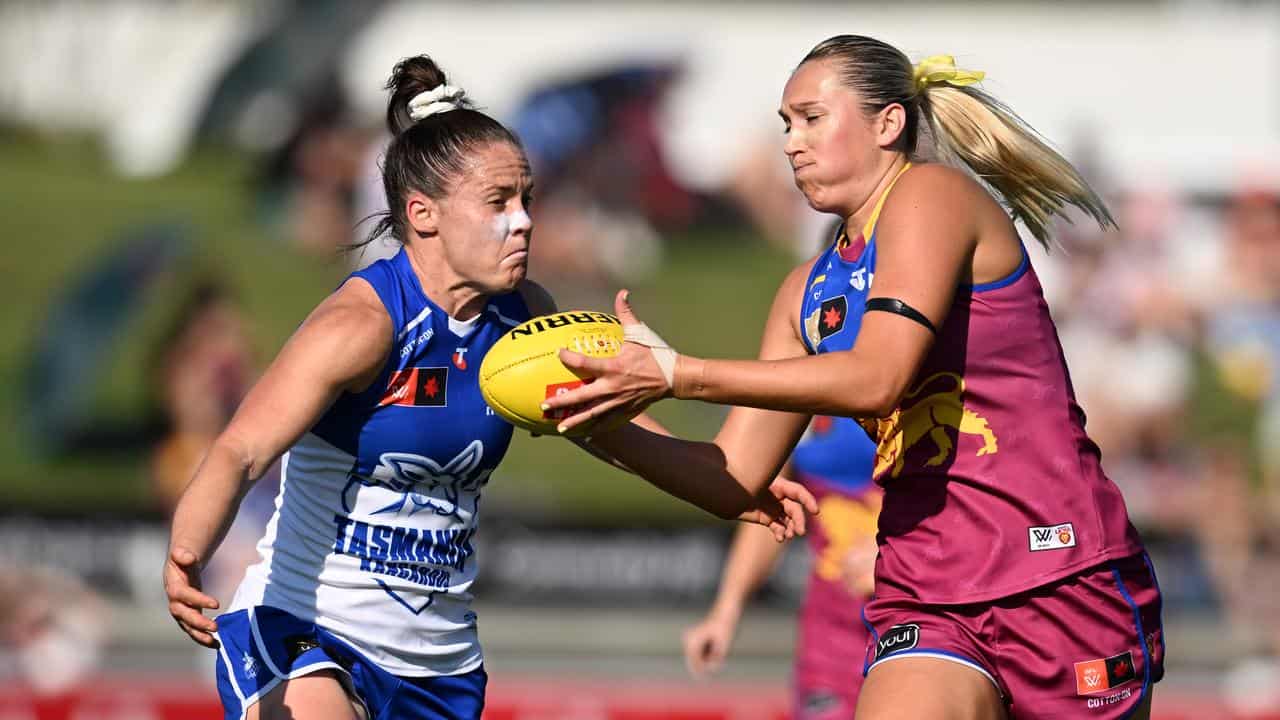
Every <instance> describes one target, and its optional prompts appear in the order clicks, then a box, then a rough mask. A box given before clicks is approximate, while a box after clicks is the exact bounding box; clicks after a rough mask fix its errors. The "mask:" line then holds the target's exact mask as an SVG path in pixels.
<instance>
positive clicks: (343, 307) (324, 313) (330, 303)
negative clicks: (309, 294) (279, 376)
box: [299, 276, 394, 354]
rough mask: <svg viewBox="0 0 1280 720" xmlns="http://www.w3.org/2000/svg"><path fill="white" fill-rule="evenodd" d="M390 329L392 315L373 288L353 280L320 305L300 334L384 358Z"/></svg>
mask: <svg viewBox="0 0 1280 720" xmlns="http://www.w3.org/2000/svg"><path fill="white" fill-rule="evenodd" d="M391 325H392V320H391V314H390V313H389V312H388V311H387V308H386V307H385V306H384V305H383V304H382V299H381V298H380V297H379V296H378V293H377V291H376V290H374V289H373V285H371V284H370V283H369V281H367V280H365V279H364V278H362V277H359V276H353V277H350V278H348V279H347V281H346V282H344V283H343V284H342V286H341V287H339V288H338V289H337V290H336V291H334V292H333V294H331V295H329V296H328V297H326V298H325V299H324V300H323V301H321V303H320V304H319V305H317V306H316V309H315V310H313V311H311V315H309V316H308V317H307V319H306V320H305V321H304V322H303V324H302V327H301V328H299V330H300V331H304V330H305V331H307V333H308V334H311V335H315V334H318V333H323V334H325V335H332V336H333V337H336V338H341V339H342V342H343V344H344V345H346V346H347V347H349V348H351V349H353V350H357V351H368V352H375V353H377V352H381V353H383V354H385V351H386V348H387V347H388V346H389V345H390V343H391V336H392V332H393V330H394V329H393V328H392V327H391Z"/></svg>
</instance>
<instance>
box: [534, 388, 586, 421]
mask: <svg viewBox="0 0 1280 720" xmlns="http://www.w3.org/2000/svg"><path fill="white" fill-rule="evenodd" d="M585 384H586V383H584V382H583V381H581V380H574V381H572V382H566V383H555V384H554V385H548V386H547V395H546V396H547V397H548V398H553V397H555V396H556V395H563V394H565V393H567V392H569V391H570V390H573V389H574V388H580V387H582V386H583V385H585ZM574 412H575V408H573V407H565V408H558V409H555V410H544V411H543V412H542V419H543V420H563V419H565V418H567V417H569V416H570V415H572V414H574Z"/></svg>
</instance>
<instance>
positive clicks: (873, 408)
mask: <svg viewBox="0 0 1280 720" xmlns="http://www.w3.org/2000/svg"><path fill="white" fill-rule="evenodd" d="M904 392H905V390H904V389H903V388H899V387H897V386H896V385H890V384H889V383H883V384H881V385H880V387H879V388H878V389H877V390H876V391H874V392H872V393H871V394H870V396H869V397H868V398H867V400H868V402H867V408H866V411H865V413H863V415H864V416H870V417H875V418H882V417H888V416H889V415H892V414H893V411H894V410H897V409H898V404H899V403H901V402H902V395H903V393H904Z"/></svg>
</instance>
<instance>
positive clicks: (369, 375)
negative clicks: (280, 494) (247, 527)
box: [164, 279, 391, 647]
mask: <svg viewBox="0 0 1280 720" xmlns="http://www.w3.org/2000/svg"><path fill="white" fill-rule="evenodd" d="M390 348H391V318H390V317H389V316H388V314H387V312H386V310H385V309H383V307H382V305H381V303H380V301H379V300H378V298H377V295H376V293H375V292H374V290H373V288H372V287H371V286H370V285H369V284H368V283H367V282H365V281H363V280H358V279H357V280H351V281H348V282H347V283H346V284H345V285H344V286H343V287H342V288H340V289H339V290H338V291H337V292H335V293H334V294H333V295H331V296H330V297H328V298H326V299H325V301H324V302H322V303H320V305H319V306H318V307H317V308H316V309H315V310H314V311H313V312H312V313H311V315H310V316H309V317H308V318H307V319H306V321H304V322H303V323H302V325H301V326H300V327H299V328H298V330H297V331H296V332H295V333H294V334H293V337H291V338H290V339H289V341H288V342H287V343H286V344H285V346H284V348H283V349H281V351H280V354H279V355H278V356H276V359H275V360H274V361H273V362H272V363H271V366H270V367H268V368H267V371H266V372H265V373H264V374H263V376H262V378H261V379H260V380H259V381H258V382H257V383H256V384H255V385H254V387H253V389H252V390H250V391H249V394H248V395H247V396H246V397H245V399H244V401H243V402H242V403H241V404H240V407H239V409H237V410H236V413H235V415H234V416H233V417H232V419H231V422H230V423H229V424H228V425H227V427H226V429H225V430H223V432H222V434H221V435H219V436H218V439H217V440H216V441H215V442H214V444H213V446H212V447H211V448H210V449H209V453H208V454H207V455H206V456H205V458H204V461H203V462H202V463H201V464H200V467H199V468H198V469H197V470H196V473H195V476H194V477H193V478H192V480H191V482H190V484H189V485H188V486H187V489H186V490H185V491H184V492H183V494H182V498H181V499H180V500H179V501H178V505H177V508H176V509H175V510H174V516H173V527H172V533H171V536H170V542H169V557H168V559H167V561H166V563H165V572H164V580H165V591H166V593H167V594H168V596H169V609H170V613H171V614H172V615H173V616H174V618H175V619H176V620H177V621H178V624H179V625H180V626H182V628H183V630H184V631H186V632H187V634H188V635H190V636H191V637H192V639H194V640H195V641H196V642H199V643H201V644H203V645H208V646H210V647H214V646H216V643H215V641H214V640H213V638H212V637H211V636H210V635H209V633H210V632H212V631H214V630H216V626H215V625H214V623H213V621H211V620H209V619H208V618H205V617H204V616H203V615H201V613H200V608H209V609H213V608H216V607H217V602H216V601H214V600H213V599H212V598H210V597H209V596H207V595H205V594H203V593H202V592H200V590H199V572H200V569H201V567H202V566H203V565H204V563H205V562H207V561H208V559H209V557H210V556H211V555H212V554H213V552H214V550H215V549H216V548H217V546H218V543H220V542H221V541H222V538H223V536H224V535H225V534H226V532H227V528H228V527H229V526H230V525H231V522H232V520H233V519H234V518H235V513H236V509H237V507H238V506H239V503H240V500H241V498H243V497H244V494H245V492H246V491H247V490H248V489H249V488H250V487H251V486H252V484H253V483H254V482H255V481H256V480H257V479H258V478H259V477H261V476H262V474H263V473H264V472H265V471H266V469H267V468H268V467H270V466H271V464H272V463H274V462H275V461H276V459H277V458H278V457H279V456H280V455H281V454H282V453H283V452H284V451H285V450H286V449H288V448H289V446H290V445H292V444H293V443H294V442H295V441H297V439H298V438H299V437H300V436H301V435H302V434H303V433H304V432H306V431H307V429H308V428H310V427H311V426H312V425H314V424H315V422H316V421H317V420H318V419H319V418H320V416H321V415H322V414H323V413H324V411H325V410H326V409H327V408H328V407H329V405H330V404H331V403H332V402H333V400H334V399H335V398H336V397H337V396H338V394H339V393H341V392H342V391H344V390H352V391H356V390H361V389H363V388H365V387H367V386H368V384H369V383H370V382H372V381H373V379H374V378H375V377H376V376H377V373H378V371H379V370H380V369H381V367H382V364H383V363H384V362H385V361H386V357H387V353H388V352H389V351H390Z"/></svg>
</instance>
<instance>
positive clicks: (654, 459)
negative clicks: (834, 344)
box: [596, 264, 812, 517]
mask: <svg viewBox="0 0 1280 720" xmlns="http://www.w3.org/2000/svg"><path fill="white" fill-rule="evenodd" d="M811 267H812V265H811V264H806V265H804V266H801V267H799V268H797V269H796V270H794V271H792V273H791V274H790V275H788V276H787V279H786V280H785V281H783V283H782V286H781V287H780V288H779V289H778V292H777V294H776V295H775V297H774V301H773V307H772V308H771V309H770V311H769V317H768V319H767V320H766V322H765V329H764V334H763V337H762V338H761V343H760V358H761V360H762V361H765V362H762V363H760V364H767V363H769V362H774V361H778V360H780V359H781V358H794V357H797V356H800V355H804V354H805V348H804V344H803V343H802V342H801V341H800V334H799V333H800V328H799V313H798V312H797V311H795V310H794V309H795V308H798V307H799V303H800V294H801V292H803V288H804V282H805V279H806V278H807V277H808V272H809V269H810V268H811ZM619 311H620V312H622V311H626V312H627V313H629V310H628V309H627V308H626V307H625V306H623V307H620V308H619ZM808 422H809V416H808V415H806V414H798V413H790V412H779V411H776V410H763V409H758V408H749V407H734V408H733V409H731V410H730V411H729V416H728V418H727V419H726V420H725V423H724V425H723V426H722V427H721V428H720V432H719V433H717V435H716V438H715V441H714V442H713V443H704V442H692V441H688V440H678V439H675V438H658V437H653V436H652V435H651V434H642V433H641V432H637V429H636V428H624V430H625V431H629V433H628V434H625V435H624V434H623V433H621V432H620V433H610V434H607V435H604V436H599V437H597V438H596V441H597V443H598V444H601V445H604V443H608V446H607V448H606V449H607V450H608V451H609V452H610V454H612V455H613V456H614V457H617V458H618V459H619V460H621V461H622V462H623V463H625V464H626V465H627V466H628V467H630V468H632V469H633V470H634V471H635V472H636V473H637V474H639V475H641V476H642V477H644V478H645V479H646V480H648V481H649V482H651V483H653V484H654V485H657V486H658V487H660V488H662V489H663V490H665V491H666V492H669V493H671V494H672V495H675V496H677V497H680V498H684V499H686V500H688V501H690V502H692V503H694V504H695V505H698V506H699V507H702V508H705V509H707V510H709V511H710V512H713V513H715V514H716V515H719V516H721V517H734V516H736V515H738V514H739V513H741V512H742V511H743V510H744V509H745V508H747V507H749V505H747V503H750V502H751V499H752V498H753V497H754V496H755V495H756V494H757V493H759V492H760V491H761V490H762V489H764V488H765V487H766V486H767V485H768V484H769V482H770V481H771V480H773V479H774V477H775V476H776V475H777V474H778V470H779V469H780V468H781V467H782V465H783V463H784V462H786V459H787V457H788V456H789V455H790V454H791V450H792V448H794V447H795V444H796V442H797V441H798V440H799V439H800V436H801V434H803V433H804V428H805V426H806V425H807V424H808ZM735 486H736V487H735Z"/></svg>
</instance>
